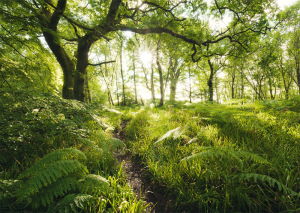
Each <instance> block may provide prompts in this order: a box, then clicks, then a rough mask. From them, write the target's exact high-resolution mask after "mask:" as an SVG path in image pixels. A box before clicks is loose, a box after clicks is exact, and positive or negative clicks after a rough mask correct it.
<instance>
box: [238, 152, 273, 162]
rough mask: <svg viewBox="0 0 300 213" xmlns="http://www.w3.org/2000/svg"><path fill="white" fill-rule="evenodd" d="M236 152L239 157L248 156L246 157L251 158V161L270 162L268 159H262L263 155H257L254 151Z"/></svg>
mask: <svg viewBox="0 0 300 213" xmlns="http://www.w3.org/2000/svg"><path fill="white" fill-rule="evenodd" d="M238 154H239V155H240V156H241V157H244V158H248V159H250V160H253V161H254V162H256V163H260V164H270V162H269V161H267V160H266V159H264V158H263V157H260V156H259V155H257V154H254V153H250V152H245V151H238Z"/></svg>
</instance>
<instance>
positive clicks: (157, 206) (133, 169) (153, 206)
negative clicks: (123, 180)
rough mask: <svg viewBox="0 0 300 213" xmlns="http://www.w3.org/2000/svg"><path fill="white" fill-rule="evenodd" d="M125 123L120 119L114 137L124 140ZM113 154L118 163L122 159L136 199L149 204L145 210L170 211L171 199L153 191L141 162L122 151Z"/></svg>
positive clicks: (152, 212)
mask: <svg viewBox="0 0 300 213" xmlns="http://www.w3.org/2000/svg"><path fill="white" fill-rule="evenodd" d="M126 124H127V121H122V123H121V128H120V130H119V131H118V132H117V133H116V134H115V137H116V138H118V139H120V140H122V141H124V140H125V135H124V132H123V129H124V128H125V126H126ZM115 154H116V158H117V160H118V163H119V164H121V163H122V161H124V164H123V171H124V172H125V173H126V176H127V180H128V183H129V185H130V186H131V187H132V188H133V190H134V191H135V193H136V194H137V196H138V199H143V200H144V201H146V202H147V203H148V204H149V206H148V208H147V209H146V212H147V213H149V212H151V213H161V212H171V211H170V210H169V208H170V206H171V200H168V199H167V198H166V197H165V196H164V194H163V192H159V191H158V190H156V191H153V188H154V187H153V185H154V183H151V182H150V181H149V179H148V180H147V178H146V177H145V173H146V169H145V167H144V166H143V165H142V164H139V163H137V162H134V161H132V160H131V154H124V152H119V153H115Z"/></svg>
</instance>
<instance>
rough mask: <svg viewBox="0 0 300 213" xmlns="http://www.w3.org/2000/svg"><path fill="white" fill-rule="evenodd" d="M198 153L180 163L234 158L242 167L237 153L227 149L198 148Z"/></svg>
mask: <svg viewBox="0 0 300 213" xmlns="http://www.w3.org/2000/svg"><path fill="white" fill-rule="evenodd" d="M198 150H199V151H204V152H200V153H197V154H193V155H191V156H189V157H186V158H183V159H182V160H181V161H187V162H188V161H192V160H195V159H205V158H235V159H236V160H237V161H238V162H239V163H240V164H241V166H243V161H242V160H241V159H240V158H239V156H238V153H237V152H235V151H233V150H230V149H228V148H222V147H211V146H210V147H199V148H198Z"/></svg>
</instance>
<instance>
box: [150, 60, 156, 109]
mask: <svg viewBox="0 0 300 213" xmlns="http://www.w3.org/2000/svg"><path fill="white" fill-rule="evenodd" d="M150 80H151V96H152V103H154V104H155V90H154V69H153V60H152V62H151V79H150Z"/></svg>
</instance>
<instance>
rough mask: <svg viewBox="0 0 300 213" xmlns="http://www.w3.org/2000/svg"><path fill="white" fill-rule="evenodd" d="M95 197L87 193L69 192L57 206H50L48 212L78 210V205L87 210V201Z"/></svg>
mask: <svg viewBox="0 0 300 213" xmlns="http://www.w3.org/2000/svg"><path fill="white" fill-rule="evenodd" d="M93 199H94V198H93V196H91V195H87V194H68V195H67V196H66V197H64V198H63V199H62V200H61V202H59V203H58V204H57V205H56V206H55V207H53V206H49V208H48V212H56V211H58V212H71V211H73V212H77V209H76V207H77V208H79V209H81V210H85V209H84V207H85V205H86V203H87V202H90V201H92V200H93Z"/></svg>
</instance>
